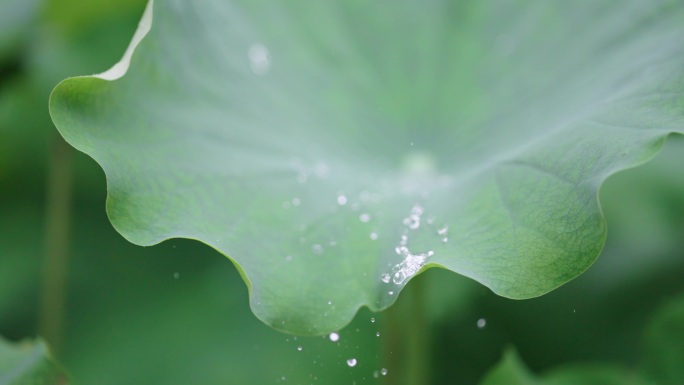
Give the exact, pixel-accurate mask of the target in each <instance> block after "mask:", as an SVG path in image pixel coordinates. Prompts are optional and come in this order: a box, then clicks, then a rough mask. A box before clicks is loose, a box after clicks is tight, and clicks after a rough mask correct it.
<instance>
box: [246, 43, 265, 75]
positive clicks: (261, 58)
mask: <svg viewBox="0 0 684 385" xmlns="http://www.w3.org/2000/svg"><path fill="white" fill-rule="evenodd" d="M247 55H248V56H249V66H250V67H251V69H252V72H254V74H255V75H260V76H263V75H266V74H267V73H268V71H269V70H270V69H271V54H270V53H269V52H268V48H266V46H264V45H263V44H258V43H257V44H252V46H251V47H249V51H248V52H247Z"/></svg>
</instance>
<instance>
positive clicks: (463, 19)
mask: <svg viewBox="0 0 684 385" xmlns="http://www.w3.org/2000/svg"><path fill="white" fill-rule="evenodd" d="M682 33H684V8H682V7H681V6H680V5H678V4H677V3H674V2H668V1H657V2H651V3H649V4H648V5H645V4H644V3H643V2H641V1H638V0H634V1H627V2H624V1H623V2H617V1H613V2H600V3H596V2H590V1H583V2H572V3H570V2H563V1H544V2H541V1H540V2H534V3H529V2H517V1H503V0H501V1H498V0H491V1H461V2H456V1H430V2H416V1H410V0H404V1H400V2H394V3H391V4H381V3H378V2H369V1H348V2H334V1H318V2H315V3H312V2H306V1H287V2H285V1H283V2H278V3H273V2H268V3H266V2H264V3H261V2H252V1H218V0H217V1H209V0H206V1H203V2H184V1H180V0H166V1H157V2H155V3H154V4H153V3H152V2H150V4H149V6H148V10H147V11H146V14H145V16H144V17H143V20H142V22H141V25H140V27H139V29H138V32H137V33H136V36H135V37H134V38H133V42H132V43H131V46H130V47H129V50H128V51H127V53H126V55H124V59H122V61H121V62H119V63H118V64H117V65H116V66H114V67H113V68H112V69H111V70H110V71H108V72H106V73H103V74H101V75H97V76H90V77H79V78H72V79H68V80H66V81H64V82H62V83H60V85H58V86H57V88H56V89H55V90H54V91H53V95H52V97H51V102H50V109H51V114H52V117H53V120H54V122H55V124H56V126H57V128H58V129H59V130H60V132H61V133H62V135H63V136H64V137H65V138H66V140H67V141H69V142H70V143H71V144H72V145H73V146H74V147H76V148H78V149H79V150H81V151H83V152H85V153H87V154H89V155H90V156H92V157H93V158H94V159H95V160H97V162H98V163H99V164H100V165H101V166H102V168H103V169H104V171H105V173H106V175H107V181H108V194H109V195H108V203H107V210H108V213H109V216H110V218H111V221H112V223H113V224H114V226H115V227H116V229H117V230H118V231H119V232H121V233H122V234H123V235H124V236H125V237H126V238H127V239H129V240H130V241H132V242H134V243H137V244H140V245H151V244H155V243H158V242H160V241H162V240H164V239H168V238H173V237H185V238H191V239H197V240H200V241H202V242H205V243H206V244H208V245H210V246H212V247H213V248H215V249H217V250H219V251H221V252H222V253H224V254H225V255H227V256H229V257H230V258H231V260H232V261H234V262H235V264H236V266H237V267H238V269H239V270H240V271H241V273H242V275H243V278H244V279H245V281H246V282H247V285H248V287H249V288H250V303H251V307H252V310H253V311H254V313H255V314H256V315H257V316H258V317H259V318H260V319H262V320H263V321H264V322H266V323H267V324H269V325H272V326H274V327H276V328H279V329H282V330H287V331H290V332H296V333H302V334H317V333H323V332H326V331H330V330H335V329H338V328H340V327H341V326H343V325H344V324H346V323H347V322H348V321H349V320H350V319H351V317H352V316H353V314H354V313H355V312H356V311H357V309H358V308H359V307H361V306H368V307H369V308H371V309H372V310H378V309H382V308H385V307H386V306H389V305H390V304H391V303H392V302H393V301H394V300H395V299H396V297H397V295H398V293H399V291H400V290H401V289H402V287H403V286H404V285H405V284H406V283H407V282H408V281H409V280H410V278H411V276H413V275H414V274H416V273H417V272H419V271H420V270H421V269H424V268H427V267H431V266H441V267H444V268H447V269H450V270H452V271H455V272H457V273H460V274H463V275H465V276H468V277H471V278H473V279H475V280H477V281H479V282H481V283H482V284H484V285H486V286H488V287H489V288H491V289H492V290H493V291H494V292H496V293H498V294H500V295H504V296H507V297H511V298H528V297H534V296H538V295H541V294H544V293H546V292H548V291H550V290H552V289H554V288H556V287H558V286H559V285H561V284H563V283H565V282H567V281H568V280H570V279H572V278H574V277H576V276H577V275H579V274H580V273H582V272H583V271H584V270H586V269H587V268H588V267H589V266H590V265H591V263H592V262H593V261H594V260H595V258H596V257H597V255H598V254H599V251H600V250H601V247H602V245H603V242H604V240H605V236H606V226H605V222H604V220H603V217H602V215H601V210H600V207H599V204H598V200H597V191H598V189H599V188H600V186H601V184H602V182H603V181H604V180H605V178H606V177H608V176H609V175H611V174H613V173H615V172H617V171H619V170H622V169H625V168H627V167H631V166H634V165H637V164H640V163H643V162H645V161H646V160H648V159H650V158H651V157H652V156H653V155H654V154H655V153H656V152H657V151H658V149H659V148H660V146H661V145H662V143H663V141H664V139H665V138H666V136H667V135H668V134H669V133H672V132H682V131H683V130H684V124H683V123H684V120H683V119H682V118H683V117H684V116H683V115H684V114H683V111H684V108H683V107H684V98H683V97H682V89H683V88H684V80H683V78H682V74H683V72H684V71H683V68H682V64H684V63H683V61H684V45H683V44H682V43H681V38H680V37H681V36H682ZM134 50H135V53H134ZM124 75H125V76H124Z"/></svg>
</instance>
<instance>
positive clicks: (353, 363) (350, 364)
mask: <svg viewBox="0 0 684 385" xmlns="http://www.w3.org/2000/svg"><path fill="white" fill-rule="evenodd" d="M347 365H349V367H350V368H353V367H354V366H356V358H350V359H348V360H347Z"/></svg>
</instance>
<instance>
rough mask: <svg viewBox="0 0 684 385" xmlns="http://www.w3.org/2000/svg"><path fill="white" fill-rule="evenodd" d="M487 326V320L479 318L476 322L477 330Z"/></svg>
mask: <svg viewBox="0 0 684 385" xmlns="http://www.w3.org/2000/svg"><path fill="white" fill-rule="evenodd" d="M485 326H487V320H486V319H484V318H480V319H479V320H477V328H478V329H484V327H485Z"/></svg>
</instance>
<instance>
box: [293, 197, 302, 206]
mask: <svg viewBox="0 0 684 385" xmlns="http://www.w3.org/2000/svg"><path fill="white" fill-rule="evenodd" d="M300 204H302V201H301V200H300V199H299V198H294V199H292V205H294V206H299V205H300Z"/></svg>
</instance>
